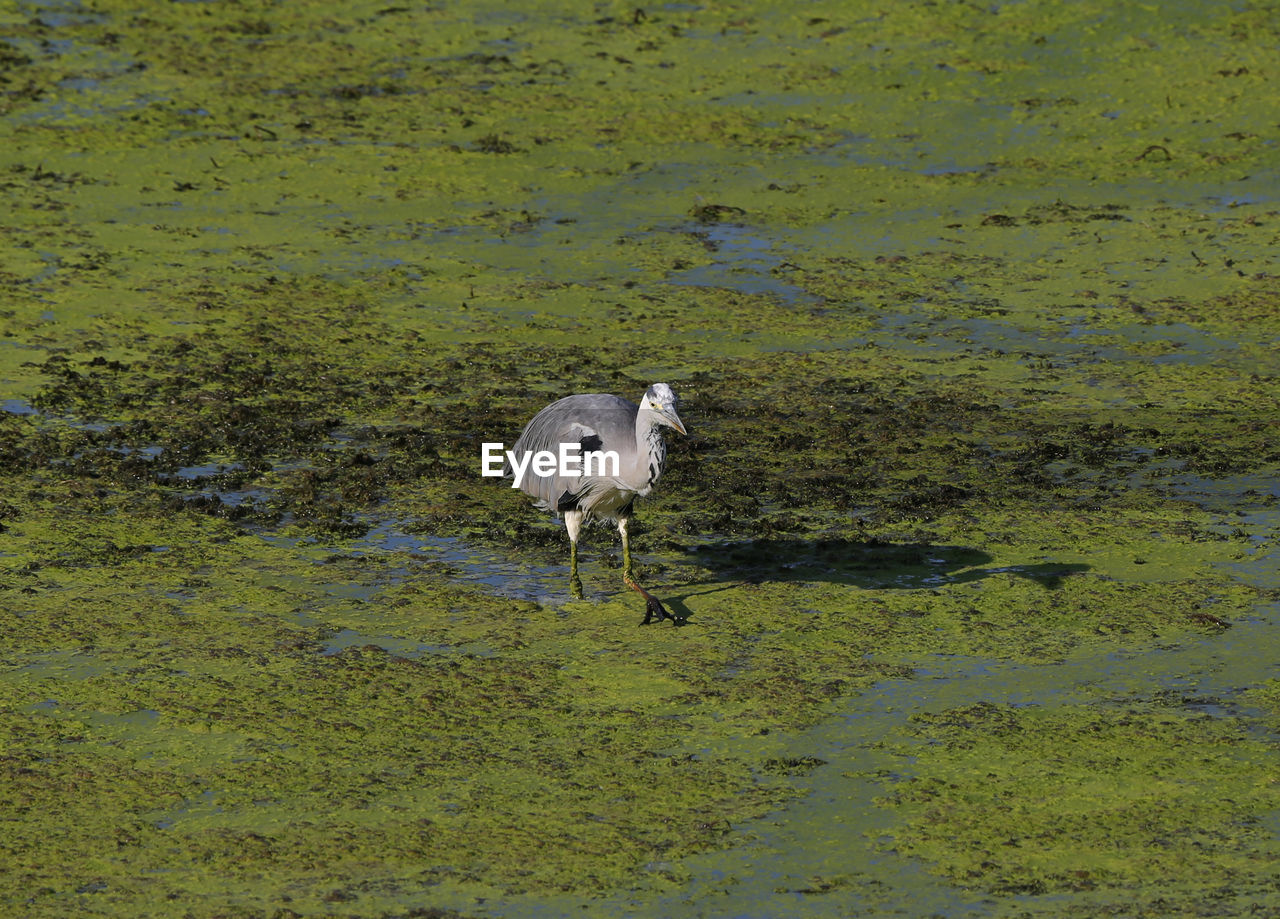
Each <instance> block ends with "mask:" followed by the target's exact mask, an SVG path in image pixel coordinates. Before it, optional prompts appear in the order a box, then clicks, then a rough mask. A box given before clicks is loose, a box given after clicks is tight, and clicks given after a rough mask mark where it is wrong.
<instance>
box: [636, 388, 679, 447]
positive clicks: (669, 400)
mask: <svg viewBox="0 0 1280 919" xmlns="http://www.w3.org/2000/svg"><path fill="white" fill-rule="evenodd" d="M679 403H680V400H679V398H678V397H677V396H676V392H675V390H674V389H672V388H671V387H670V386H668V385H667V384H666V383H654V384H653V385H652V386H650V387H649V388H648V390H646V391H645V394H644V399H643V400H642V401H641V403H640V408H642V409H648V410H649V411H651V412H653V413H654V414H655V415H657V416H658V421H659V422H661V423H662V424H665V425H667V426H668V427H672V428H675V429H676V430H677V431H679V432H680V433H681V434H687V433H688V432H687V431H686V430H685V429H684V422H683V421H681V420H680V416H679V415H677V414H676V406H677V405H679Z"/></svg>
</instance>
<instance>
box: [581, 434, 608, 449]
mask: <svg viewBox="0 0 1280 919" xmlns="http://www.w3.org/2000/svg"><path fill="white" fill-rule="evenodd" d="M578 443H579V444H580V445H581V447H582V452H583V453H592V452H594V451H596V450H599V449H600V448H601V447H603V446H604V441H603V440H601V439H600V435H599V434H588V435H587V436H586V437H584V438H582V440H580V441H579V442H578Z"/></svg>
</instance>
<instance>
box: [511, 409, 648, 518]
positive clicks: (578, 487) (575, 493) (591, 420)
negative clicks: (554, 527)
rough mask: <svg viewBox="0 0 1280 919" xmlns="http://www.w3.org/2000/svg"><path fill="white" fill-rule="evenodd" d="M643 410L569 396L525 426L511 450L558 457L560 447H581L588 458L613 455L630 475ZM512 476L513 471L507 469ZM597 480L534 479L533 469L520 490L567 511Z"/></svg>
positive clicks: (546, 505) (552, 476)
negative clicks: (598, 452)
mask: <svg viewBox="0 0 1280 919" xmlns="http://www.w3.org/2000/svg"><path fill="white" fill-rule="evenodd" d="M639 410H640V407H639V406H638V405H636V404H635V403H634V402H629V401H627V400H626V399H623V398H621V397H619V396H614V395H610V394H608V393H592V394H590V395H579V396H566V397H565V398H563V399H560V400H558V401H556V402H552V403H551V404H550V405H548V406H547V407H546V408H544V409H543V410H542V411H540V412H538V414H536V415H534V416H533V419H532V420H531V421H530V422H529V423H528V424H527V425H525V429H524V432H523V433H521V435H520V438H519V440H517V441H516V443H515V446H514V447H512V452H513V453H515V454H516V455H517V456H521V455H522V454H524V453H526V452H528V453H539V452H542V451H547V452H550V453H554V454H557V455H558V454H559V452H560V444H562V443H576V444H578V445H579V447H580V449H581V450H582V452H583V453H586V452H588V451H594V450H612V451H614V452H616V453H617V454H618V457H619V459H620V465H621V467H622V468H623V469H624V470H625V469H626V468H627V467H628V464H629V463H634V462H635V457H636V456H637V450H636V442H635V429H636V428H635V425H636V413H637V412H638V411H639ZM508 471H509V470H508ZM593 482H598V477H596V476H562V475H560V473H559V470H556V471H554V472H552V473H551V474H550V475H546V476H539V475H535V474H534V472H533V469H532V466H530V468H529V469H527V470H526V471H525V475H524V478H523V480H522V481H521V482H520V490H521V491H523V492H524V493H525V494H527V495H529V496H530V497H531V498H533V499H534V501H535V502H536V503H537V505H538V506H539V507H541V508H543V509H544V510H554V511H565V510H573V509H575V508H576V507H578V506H579V503H581V502H582V501H583V499H584V497H585V496H586V495H588V494H589V493H590V492H592V491H593V490H594V489H593Z"/></svg>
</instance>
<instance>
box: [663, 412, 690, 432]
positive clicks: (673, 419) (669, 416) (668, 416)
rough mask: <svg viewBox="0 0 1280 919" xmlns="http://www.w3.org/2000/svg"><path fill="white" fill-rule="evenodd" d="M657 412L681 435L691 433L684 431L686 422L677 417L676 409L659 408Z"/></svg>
mask: <svg viewBox="0 0 1280 919" xmlns="http://www.w3.org/2000/svg"><path fill="white" fill-rule="evenodd" d="M657 412H658V416H659V417H660V418H662V420H663V421H665V422H666V423H667V424H669V425H671V426H672V427H673V428H675V429H676V430H677V431H679V432H680V433H681V434H688V433H689V432H688V431H686V430H685V429H684V422H683V421H681V420H680V418H679V417H678V416H677V415H676V410H675V409H674V408H659V409H657Z"/></svg>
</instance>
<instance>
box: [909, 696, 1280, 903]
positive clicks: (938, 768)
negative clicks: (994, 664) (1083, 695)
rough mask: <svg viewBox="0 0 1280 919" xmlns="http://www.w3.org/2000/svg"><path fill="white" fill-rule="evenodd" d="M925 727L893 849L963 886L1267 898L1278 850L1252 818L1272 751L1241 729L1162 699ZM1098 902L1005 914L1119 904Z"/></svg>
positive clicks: (1154, 899) (1001, 714) (1264, 791)
mask: <svg viewBox="0 0 1280 919" xmlns="http://www.w3.org/2000/svg"><path fill="white" fill-rule="evenodd" d="M918 718H919V723H918V727H917V730H918V732H919V734H920V736H921V739H924V740H926V741H927V744H926V745H925V746H923V747H919V748H914V747H913V752H914V753H915V754H916V755H917V756H918V757H920V758H921V759H924V760H926V761H930V762H929V765H927V766H925V768H924V769H923V770H922V774H921V777H920V778H917V779H912V780H909V781H907V782H905V783H903V785H902V786H901V787H900V789H899V790H898V791H896V792H895V793H894V800H895V804H896V805H897V806H901V807H903V808H905V809H906V810H907V811H908V812H910V813H912V814H913V817H912V819H911V820H910V829H909V830H907V831H905V832H904V833H902V834H901V836H899V838H897V839H896V840H895V845H897V846H899V847H901V850H902V851H908V852H913V853H916V854H921V855H925V856H926V857H928V858H930V860H931V861H933V862H935V863H936V865H937V869H938V870H940V871H942V872H945V873H946V874H948V875H949V876H950V877H952V878H953V879H954V880H955V881H957V882H958V883H961V884H964V885H979V886H982V887H985V888H987V889H989V890H992V891H993V892H995V893H1002V894H1018V893H1021V894H1036V895H1045V894H1048V895H1053V894H1059V893H1062V892H1064V891H1071V892H1076V891H1084V892H1095V891H1099V890H1107V889H1123V890H1125V891H1126V894H1125V898H1126V902H1125V906H1124V907H1123V910H1124V912H1125V913H1126V914H1130V915H1161V914H1164V915H1167V914H1169V913H1171V912H1174V913H1190V912H1195V911H1197V910H1203V909H1212V910H1221V911H1225V912H1227V913H1228V914H1230V913H1234V912H1236V911H1237V910H1241V911H1245V912H1247V911H1250V910H1252V911H1258V910H1263V911H1265V910H1267V909H1270V908H1271V905H1273V904H1274V903H1275V900H1276V895H1277V893H1278V892H1280V891H1277V888H1276V885H1275V869H1276V861H1277V859H1278V858H1280V847H1278V846H1277V843H1276V840H1275V837H1274V833H1273V832H1272V831H1271V829H1270V828H1269V827H1268V826H1267V825H1266V823H1264V822H1263V820H1262V819H1261V818H1262V817H1263V815H1266V814H1268V813H1270V812H1273V811H1274V810H1275V808H1276V805H1277V803H1278V802H1277V795H1280V789H1278V788H1277V785H1276V782H1275V779H1274V776H1270V775H1268V769H1267V767H1266V765H1264V764H1266V763H1270V762H1272V761H1273V759H1274V756H1275V746H1274V743H1271V742H1265V741H1264V742H1260V741H1258V740H1256V739H1253V738H1251V737H1249V736H1248V734H1247V733H1246V732H1245V731H1243V730H1242V729H1241V727H1240V726H1239V725H1238V724H1232V723H1231V722H1230V721H1225V720H1223V719H1221V718H1216V717H1214V716H1212V715H1210V714H1205V713H1194V712H1187V711H1179V710H1178V709H1177V708H1176V707H1170V706H1168V705H1159V704H1156V705H1151V704H1147V705H1141V704H1137V705H1129V706H1123V707H1091V708H1087V709H1084V708H1063V709H1059V710H1053V711H1046V710H1042V709H1023V710H1019V709H1016V708H1010V707H1005V706H999V705H990V704H979V705H975V706H971V707H968V708H962V709H955V710H951V711H948V712H944V713H941V714H939V715H937V716H933V717H923V716H918ZM925 776H927V777H925ZM1205 875H1208V876H1209V877H1211V878H1213V879H1215V880H1214V881H1212V882H1210V883H1209V884H1205V883H1204V882H1203V880H1201V879H1202V878H1203V877H1204V876H1205ZM1228 878H1229V879H1230V881H1229V885H1227V884H1223V881H1224V880H1225V879H1228ZM1107 902H1108V898H1107V897H1106V896H1105V895H1104V896H1102V897H1098V896H1097V895H1096V894H1092V893H1086V895H1085V896H1083V897H1081V898H1079V899H1078V900H1077V901H1060V902H1057V903H1054V902H1053V901H1052V900H1050V901H1049V902H1048V903H1045V904H1044V905H1043V906H1040V907H1037V906H1034V905H1030V904H1026V903H1023V904H1018V905H1012V904H1011V905H1010V908H1009V910H1008V911H1009V912H1011V913H1013V914H1016V915H1037V914H1048V915H1097V914H1098V911H1099V910H1100V909H1102V910H1104V911H1110V910H1112V909H1114V908H1115V905H1108V906H1105V907H1104V906H1102V904H1104V903H1107ZM1117 905H1118V904H1117Z"/></svg>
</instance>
